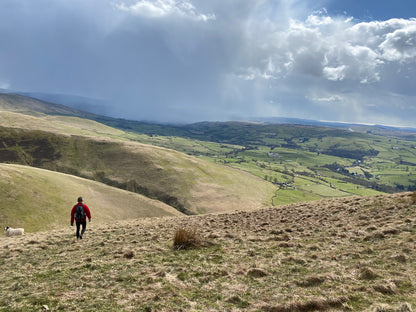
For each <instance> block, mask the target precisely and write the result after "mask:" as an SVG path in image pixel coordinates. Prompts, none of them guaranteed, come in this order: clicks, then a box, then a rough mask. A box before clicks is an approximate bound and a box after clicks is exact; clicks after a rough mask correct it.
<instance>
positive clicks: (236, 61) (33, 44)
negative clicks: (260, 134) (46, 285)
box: [0, 0, 416, 127]
mask: <svg viewBox="0 0 416 312" xmlns="http://www.w3.org/2000/svg"><path fill="white" fill-rule="evenodd" d="M415 78H416V1H414V0H396V1H391V0H388V1H387V0H377V1H375V0H360V1H358V0H314V1H310V0H209V1H206V0H70V1H69V0H1V1H0V88H3V89H9V90H17V91H22V92H44V93H53V94H67V95H77V96H83V97H88V98H93V99H99V100H102V101H103V102H100V103H104V102H105V103H106V112H107V114H108V115H111V116H113V117H120V118H126V119H135V120H148V121H160V122H197V121H225V120H246V119H249V118H253V117H292V118H304V119H314V120H327V121H343V122H357V123H369V124H385V125H396V126H410V127H415V126H416V122H415V121H416V88H415V81H416V79H415Z"/></svg>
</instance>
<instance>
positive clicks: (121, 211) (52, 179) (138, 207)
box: [0, 164, 180, 232]
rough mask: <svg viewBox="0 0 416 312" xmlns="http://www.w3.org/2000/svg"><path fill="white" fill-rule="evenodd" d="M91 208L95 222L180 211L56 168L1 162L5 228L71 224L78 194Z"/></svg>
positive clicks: (0, 213)
mask: <svg viewBox="0 0 416 312" xmlns="http://www.w3.org/2000/svg"><path fill="white" fill-rule="evenodd" d="M80 195H81V196H83V197H84V199H85V203H86V204H87V205H88V206H89V207H90V209H91V213H92V216H93V222H94V223H106V222H111V221H117V220H126V219H135V218H142V217H161V216H175V215H180V213H179V212H178V211H177V210H176V209H174V208H173V207H170V206H168V205H166V204H164V203H161V202H159V201H156V200H151V199H149V198H146V197H144V196H142V195H139V194H135V193H131V192H127V191H123V190H120V189H117V188H114V187H110V186H107V185H104V184H102V183H99V182H94V181H91V180H86V179H82V178H79V177H75V176H71V175H67V174H62V173H57V172H53V171H48V170H43V169H38V168H33V167H28V166H20V165H8V164H0V202H1V209H0V220H1V223H2V228H4V227H5V226H10V227H24V228H25V231H26V232H34V231H42V230H43V231H44V230H49V229H59V228H63V227H67V226H68V225H69V222H70V211H71V208H72V206H73V205H74V204H75V203H76V199H77V198H78V196H80Z"/></svg>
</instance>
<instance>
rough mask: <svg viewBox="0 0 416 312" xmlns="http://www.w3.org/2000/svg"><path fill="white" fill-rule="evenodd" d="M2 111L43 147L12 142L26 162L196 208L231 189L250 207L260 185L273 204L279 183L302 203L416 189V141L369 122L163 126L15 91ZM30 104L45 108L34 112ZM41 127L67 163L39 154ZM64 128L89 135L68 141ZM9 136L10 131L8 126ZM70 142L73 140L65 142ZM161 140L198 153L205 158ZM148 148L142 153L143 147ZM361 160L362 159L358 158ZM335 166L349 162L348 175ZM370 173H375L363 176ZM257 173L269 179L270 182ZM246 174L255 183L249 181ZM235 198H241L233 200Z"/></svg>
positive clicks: (0, 102)
mask: <svg viewBox="0 0 416 312" xmlns="http://www.w3.org/2000/svg"><path fill="white" fill-rule="evenodd" d="M4 103H6V104H4ZM10 103H11V104H10ZM0 107H3V108H4V109H7V110H8V111H2V112H0V114H1V117H2V125H3V126H5V127H15V128H25V129H30V130H31V131H33V132H32V134H31V135H28V136H26V138H25V140H26V141H27V140H32V141H33V145H34V146H31V147H22V146H19V147H13V148H12V147H9V149H10V150H12V151H13V152H14V153H16V155H17V156H16V157H18V162H20V163H24V164H28V165H32V166H33V165H34V166H41V167H43V168H47V169H51V170H58V171H63V172H66V173H71V174H75V175H80V176H83V177H86V178H89V179H95V180H98V181H101V182H105V183H107V184H110V185H113V186H117V187H121V188H125V189H129V190H132V191H135V192H139V193H141V194H144V195H146V196H150V197H152V198H157V199H159V200H162V201H164V202H165V203H167V204H169V205H174V206H175V207H176V208H177V209H179V210H180V211H183V212H187V213H202V212H208V211H218V208H215V206H216V205H217V204H219V206H222V209H224V208H225V205H221V201H225V200H226V198H227V197H228V195H229V194H231V193H235V194H236V197H234V198H233V199H232V200H231V201H228V203H229V204H230V205H231V206H232V209H234V208H235V207H242V206H244V205H243V203H244V199H243V198H241V200H239V199H238V198H240V197H244V194H245V193H247V194H248V193H250V194H251V195H249V198H248V200H247V201H246V202H248V203H253V201H252V200H251V198H253V192H252V191H251V190H252V189H255V190H260V189H263V190H262V191H260V193H261V196H259V197H258V198H257V203H261V204H264V203H270V202H271V198H272V197H273V194H274V193H275V191H276V190H277V189H278V188H279V183H290V184H293V185H294V186H296V187H297V188H298V189H299V188H300V190H301V192H298V191H296V192H294V193H293V195H292V196H287V198H291V199H292V200H293V202H296V201H304V200H305V198H314V199H315V198H325V197H332V196H346V195H369V194H374V193H376V191H380V192H397V191H402V190H412V189H413V188H414V187H415V181H416V178H415V176H416V166H415V165H414V164H416V149H415V145H416V143H415V140H414V135H412V134H410V133H400V132H399V131H393V130H390V131H389V130H387V129H379V128H376V127H361V126H360V127H359V126H357V127H353V128H354V131H355V132H350V131H349V130H347V129H342V128H339V129H335V128H329V127H313V126H302V125H272V124H270V125H269V124H254V123H252V124H250V123H241V122H229V123H199V124H194V125H185V126H169V125H156V124H148V123H140V122H134V121H127V120H116V119H111V118H107V117H102V116H101V117H100V116H94V115H91V114H81V113H80V112H76V111H74V110H71V109H67V108H64V107H55V106H50V105H46V104H45V103H43V102H39V101H35V100H27V99H25V98H22V97H15V98H14V97H13V96H8V97H7V100H5V99H4V97H3V98H1V97H0ZM31 109H32V110H37V112H33V111H32V112H30V110H31ZM10 110H13V112H11V111H10ZM22 113H24V114H22ZM48 114H49V115H48ZM51 114H53V115H51ZM62 114H65V116H62ZM71 115H72V116H71ZM75 116H78V117H75ZM80 116H81V117H83V118H79V117H80ZM87 118H90V119H87ZM93 119H94V120H95V121H94V120H93ZM97 121H100V122H104V123H106V124H107V125H104V124H102V123H99V122H97ZM109 125H111V126H113V127H117V128H113V127H110V126H109ZM38 130H42V131H47V132H49V133H53V134H54V135H52V134H51V135H49V137H48V138H46V141H47V142H49V143H48V144H50V145H52V149H56V150H55V152H56V156H57V155H59V154H60V159H59V161H58V160H54V161H51V160H50V159H39V157H36V156H34V155H33V154H36V152H39V151H38V150H37V149H36V147H35V146H36V145H43V144H44V143H45V141H42V142H40V141H36V139H37V137H39V136H42V135H44V134H42V133H41V132H39V131H38ZM62 134H65V135H73V136H82V138H81V137H78V138H75V137H73V138H64V139H62V137H61V135H62ZM53 136H55V137H53ZM2 137H5V135H4V132H3V133H2ZM12 137H13V135H12ZM86 138H88V139H86ZM62 141H64V142H66V143H65V144H61V142H62ZM97 141H100V143H97ZM104 141H105V142H106V144H104ZM128 142H140V143H144V144H146V146H147V147H145V146H144V145H140V144H138V145H136V147H135V148H128V151H127V150H126V149H125V148H122V146H127V145H129V144H131V143H128ZM19 144H23V142H19ZM149 145H152V146H153V147H154V148H153V149H152V148H149V147H148V146H149ZM156 146H161V147H165V148H168V149H172V150H177V151H179V152H181V153H185V154H188V155H192V156H196V157H197V158H198V160H197V159H195V158H192V159H191V158H189V157H185V155H183V154H180V153H177V154H175V153H173V152H172V151H168V150H163V149H157V148H156ZM140 149H143V152H139V150H140ZM134 150H136V151H134ZM270 153H272V154H270ZM377 153H378V154H377ZM133 154H134V155H133ZM162 154H163V155H162ZM91 156H92V157H91ZM42 157H43V158H45V157H44V156H42ZM90 158H91V159H90ZM114 160H117V161H114ZM202 160H203V161H202ZM206 160H209V162H211V163H213V164H215V165H214V166H211V167H210V169H207V168H208V167H209V166H208V167H206V165H205V164H203V163H204V162H205V161H206ZM357 160H360V163H358V164H357ZM335 164H336V165H335ZM222 165H225V166H228V167H233V168H235V169H238V170H241V171H244V172H245V173H244V174H242V175H241V176H240V177H237V176H238V175H237V174H236V173H232V171H228V174H225V175H222V173H221V171H222V170H226V169H223V168H224V167H223V166H222ZM328 165H333V166H335V168H336V167H339V168H342V169H343V170H344V173H342V172H336V171H334V168H332V169H330V168H328ZM117 167H119V168H120V169H118V168H117ZM202 167H204V168H202ZM144 168H145V169H144ZM345 172H346V173H348V172H349V173H350V174H345ZM246 173H248V174H249V175H253V176H255V177H250V176H249V175H247V174H246ZM351 173H355V174H357V175H355V176H352V175H351ZM364 174H367V175H372V177H370V176H367V177H364V176H363V175H364ZM226 176H228V178H226ZM149 177H150V179H149ZM256 177H257V178H256ZM230 179H231V180H233V179H235V184H234V186H233V187H231V188H230V189H229V192H228V195H227V194H226V192H225V191H223V192H221V190H226V189H227V188H228V187H229V186H230V185H232V182H231V181H230ZM258 179H261V180H267V181H268V182H269V185H267V183H260V182H259V180H258ZM245 180H247V181H250V183H249V185H248V186H245V182H244V181H245ZM303 180H306V181H311V185H310V186H307V185H306V184H308V183H306V182H303ZM213 181H221V182H219V183H213ZM256 181H257V182H256ZM214 184H217V185H214ZM313 184H314V185H313ZM208 185H210V186H214V187H213V188H212V189H211V193H210V194H215V193H220V194H221V193H222V197H218V196H217V197H215V198H213V197H210V196H208V195H207V193H206V192H205V193H204V192H203V190H204V189H206V190H207V191H209V189H210V188H207V186H208ZM260 185H262V186H261V187H260ZM238 186H240V188H239V187H238ZM292 191H294V189H293V190H292ZM195 194H198V195H197V196H199V197H195V196H196V195H195ZM303 194H308V195H307V196H306V197H305V195H303ZM234 201H238V203H237V204H235V205H234V204H233V202H234ZM210 202H212V205H210V204H209V203H210ZM273 202H274V203H276V201H275V200H273ZM285 202H286V200H285ZM256 205H257V204H256ZM244 209H248V208H247V207H245V208H244Z"/></svg>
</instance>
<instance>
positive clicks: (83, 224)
mask: <svg viewBox="0 0 416 312" xmlns="http://www.w3.org/2000/svg"><path fill="white" fill-rule="evenodd" d="M75 223H76V225H77V238H79V237H80V236H81V237H82V235H84V233H85V230H86V229H87V220H85V221H83V222H78V221H76V222H75ZM81 225H82V230H81V235H79V229H80V227H81Z"/></svg>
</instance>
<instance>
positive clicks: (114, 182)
mask: <svg viewBox="0 0 416 312" xmlns="http://www.w3.org/2000/svg"><path fill="white" fill-rule="evenodd" d="M12 100H13V101H12ZM2 101H3V102H2ZM8 101H9V102H11V104H10V103H9V102H7V101H6V104H7V103H9V104H7V105H6V104H4V103H5V100H4V96H3V99H2V97H1V96H0V108H1V109H4V110H3V111H1V110H0V162H7V163H18V164H23V165H28V166H34V167H40V168H44V169H48V170H54V171H58V172H64V173H69V174H72V175H77V176H81V177H84V178H88V179H92V180H96V181H100V182H103V183H106V184H108V185H111V186H115V187H118V188H121V189H125V190H129V191H132V192H136V193H140V194H142V195H145V196H147V197H150V198H153V199H157V200H160V201H163V202H164V203H166V204H168V205H170V206H173V207H175V208H176V209H177V210H179V211H181V212H185V213H188V214H195V213H206V212H219V211H224V209H226V210H228V211H229V210H236V209H239V210H250V209H255V208H259V207H262V206H263V207H264V206H267V205H269V204H270V203H271V199H272V197H273V196H274V191H275V187H273V186H272V185H271V184H270V183H267V182H265V181H263V180H262V179H260V178H257V177H254V176H253V175H251V174H248V173H246V172H244V171H241V170H236V169H231V168H228V167H225V166H221V165H217V164H212V163H210V162H207V161H204V160H201V159H198V158H195V157H191V156H188V155H186V154H183V153H180V152H176V151H173V150H169V149H165V148H159V147H155V146H150V145H145V144H139V143H136V142H131V141H128V140H127V139H125V137H126V136H127V135H126V133H125V132H123V131H120V130H117V129H113V128H110V127H107V126H105V125H102V124H99V123H97V122H95V121H92V120H88V119H81V118H78V117H73V116H69V115H70V114H71V109H69V110H68V111H67V110H65V109H66V108H65V107H62V106H59V105H55V106H54V105H52V104H48V103H45V102H41V101H36V100H33V99H27V98H24V97H23V98H21V97H19V96H15V97H14V98H12V99H8ZM32 102H34V103H32ZM33 107H34V108H33ZM31 109H33V110H37V111H35V112H33V111H30V110H31ZM45 113H48V114H52V113H53V114H67V116H62V115H47V114H45Z"/></svg>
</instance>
